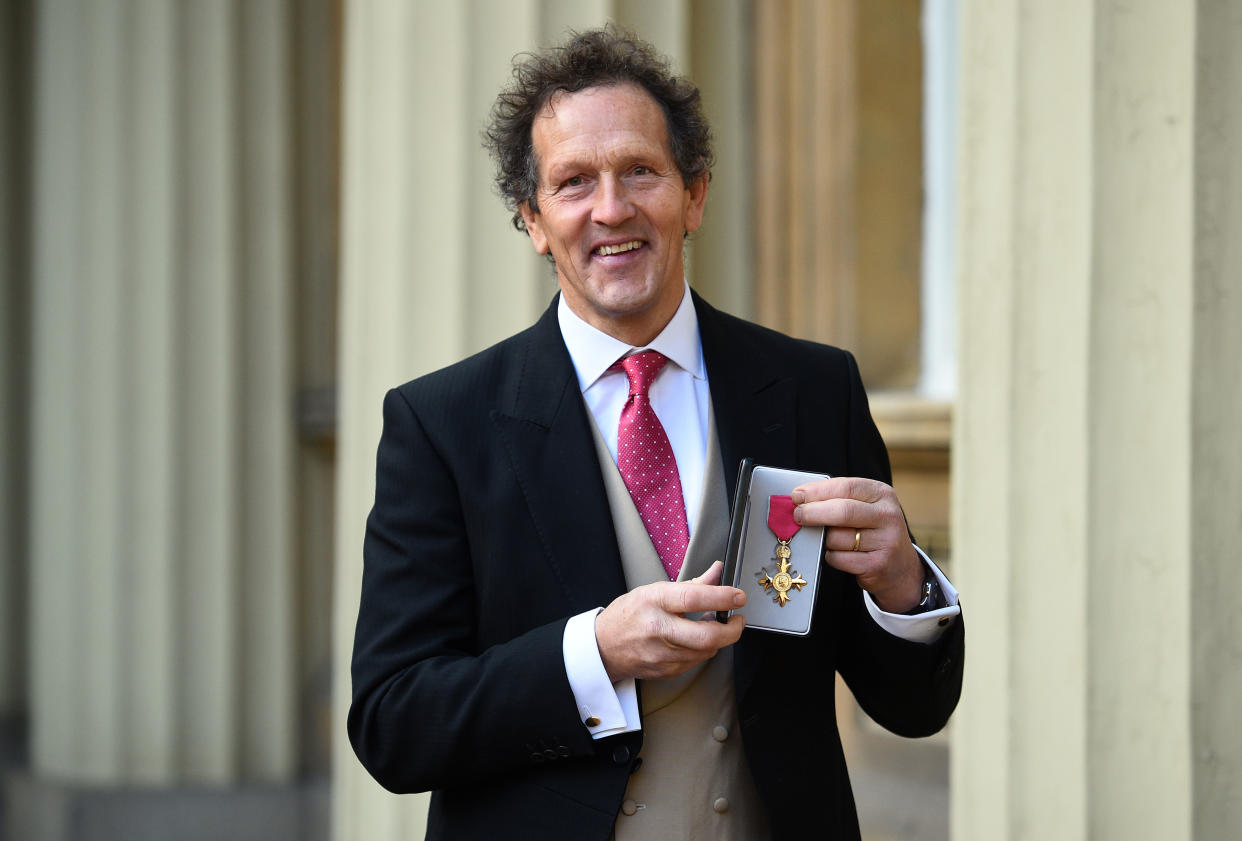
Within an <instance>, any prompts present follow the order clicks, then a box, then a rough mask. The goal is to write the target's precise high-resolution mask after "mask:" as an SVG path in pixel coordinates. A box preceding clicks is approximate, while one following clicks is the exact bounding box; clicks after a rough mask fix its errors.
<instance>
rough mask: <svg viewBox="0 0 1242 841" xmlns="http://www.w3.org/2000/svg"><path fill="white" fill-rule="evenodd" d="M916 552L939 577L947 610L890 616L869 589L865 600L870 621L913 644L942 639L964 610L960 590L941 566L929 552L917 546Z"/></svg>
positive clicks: (864, 597) (937, 578)
mask: <svg viewBox="0 0 1242 841" xmlns="http://www.w3.org/2000/svg"><path fill="white" fill-rule="evenodd" d="M914 551H916V552H918V553H919V557H920V558H922V559H923V563H924V564H926V565H927V568H928V569H930V570H931V571H932V575H934V576H936V581H937V582H939V584H940V593H941V595H943V596H944V600H945V605H946V606H945V607H942V608H939V609H937V610H929V611H927V612H926V613H919V614H915V615H914V616H907V615H905V614H903V613H888V612H887V611H883V610H880V608H879V607H878V606H877V605H876V603H875V600H874V599H872V598H871V594H870V593H868V592H867V591H866V590H864V591H863V601H864V602H865V603H866V605H867V610H868V612H870V614H871V618H872V619H874V620H875V624H877V625H879V626H880V627H881V628H883V629H884V630H886V631H888V632H889V633H890V634H892V635H893V636H895V637H901V638H902V639H904V640H909V641H910V642H922V643H933V642H935V641H936V640H938V639H940V635H941V634H943V633H944V632H945V629H946V628H948V627H949V625H951V624H952V623H953V621H954V620H955V619H956V618H957V617H958V616H959V615H961V612H962V608H961V606H960V605H958V603H957V588H956V587H954V586H953V585H952V584H950V583H949V579H947V578H945V577H944V573H943V572H941V571H940V567H938V566H936V565H935V564H933V563H932V561H931V558H929V557H927V553H926V552H924V551H923V550H922V549H920V548H919V547H918V546H915V547H914Z"/></svg>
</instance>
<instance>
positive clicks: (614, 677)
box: [595, 561, 746, 683]
mask: <svg viewBox="0 0 1242 841" xmlns="http://www.w3.org/2000/svg"><path fill="white" fill-rule="evenodd" d="M722 570H723V565H722V564H721V563H720V562H719V561H717V562H716V563H714V564H712V566H711V568H710V569H709V570H708V571H707V572H705V573H704V574H703V575H701V576H699V577H698V578H695V579H693V580H691V581H667V582H666V581H660V582H657V583H655V584H648V585H646V586H643V587H638V588H636V589H634V590H631V591H630V592H628V593H626V594H625V595H623V596H620V597H618V598H617V599H616V600H615V601H614V602H613V603H612V604H610V605H608V607H606V608H604V609H603V610H602V611H600V613H599V615H598V616H596V617H595V641H596V644H597V645H598V646H599V654H600V659H602V660H603V662H604V669H605V670H607V672H608V678H609V679H610V680H611V681H612V682H613V683H616V682H617V681H620V680H625V679H627V678H644V679H653V678H654V679H661V678H671V677H677V675H679V674H682V673H683V672H685V671H687V670H689V669H690V668H692V667H694V666H695V665H697V664H699V663H701V662H703V661H704V660H707V659H709V658H711V657H713V656H714V655H715V654H716V652H717V651H719V650H720V649H722V648H724V647H725V646H726V645H732V644H733V643H735V642H737V641H738V638H739V637H741V635H742V629H743V628H744V627H746V620H745V618H744V617H742V616H737V615H735V616H730V617H729V621H728V623H720V622H717V621H716V619H715V611H718V610H733V609H735V608H739V607H741V606H742V605H744V604H746V594H745V593H743V592H742V591H741V590H739V589H737V588H736V587H721V586H720V576H721V572H722ZM701 611H707V615H706V616H705V617H704V618H703V619H702V620H695V619H687V618H686V617H685V614H687V613H699V612H701Z"/></svg>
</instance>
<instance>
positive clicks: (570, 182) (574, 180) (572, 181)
mask: <svg viewBox="0 0 1242 841" xmlns="http://www.w3.org/2000/svg"><path fill="white" fill-rule="evenodd" d="M585 183H586V181H585V179H583V177H582V176H581V175H573V176H570V177H569V178H566V179H565V185H564V186H566V187H581V186H582V185H583V184H585Z"/></svg>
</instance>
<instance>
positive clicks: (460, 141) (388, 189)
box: [333, 0, 740, 841]
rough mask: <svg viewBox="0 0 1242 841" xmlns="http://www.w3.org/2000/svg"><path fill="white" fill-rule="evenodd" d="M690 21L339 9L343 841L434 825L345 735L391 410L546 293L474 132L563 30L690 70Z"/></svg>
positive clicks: (665, 10) (415, 833) (502, 6)
mask: <svg viewBox="0 0 1242 841" xmlns="http://www.w3.org/2000/svg"><path fill="white" fill-rule="evenodd" d="M728 6H729V9H730V11H731V12H736V8H735V6H734V4H732V3H730V4H728ZM688 9H689V4H688V3H687V2H672V3H670V2H665V0H626V2H615V3H612V2H607V0H597V2H589V3H582V2H579V1H578V0H575V2H565V0H525V2H508V0H505V1H504V2H502V0H479V2H475V3H468V4H467V3H461V4H458V3H435V2H414V3H399V2H392V3H378V2H363V1H362V0H348V1H347V2H346V3H345V15H344V17H345V32H346V43H345V60H344V66H345V70H344V73H345V80H344V103H345V105H344V110H345V129H344V141H343V142H344V148H345V159H344V165H343V185H344V186H343V195H344V211H343V213H344V215H343V244H342V280H341V284H342V285H341V319H342V322H341V364H340V390H339V394H340V399H339V407H340V408H339V433H338V461H337V481H338V484H337V490H338V497H337V522H338V529H337V536H338V542H337V576H336V585H335V597H336V607H337V609H336V619H335V621H336V649H335V656H336V663H337V668H336V670H335V676H336V677H335V687H334V689H335V691H334V698H335V703H336V708H337V715H336V717H335V718H336V721H337V723H338V725H339V726H338V729H337V731H336V732H337V742H336V748H335V754H334V766H333V767H334V790H333V821H334V826H333V832H334V837H335V838H337V839H340V841H348V839H354V838H366V839H370V840H371V841H390V839H391V841H396V839H408V838H411V837H420V836H421V833H422V831H423V830H422V827H423V825H424V821H425V813H426V797H425V796H403V797H393V796H391V795H388V794H386V793H385V792H384V791H383V790H382V789H380V788H379V786H378V785H377V784H376V783H374V782H373V781H372V780H371V779H370V777H369V776H367V774H366V772H365V771H364V770H363V769H362V768H361V766H360V765H359V764H358V761H357V759H356V758H355V757H354V755H353V751H352V749H351V748H350V746H349V744H348V740H347V739H346V738H345V732H344V716H345V711H346V709H347V708H348V704H349V693H350V686H349V668H348V664H349V662H350V655H351V649H352V643H353V632H354V623H355V621H356V619H357V612H358V594H359V586H360V581H361V574H362V540H363V530H364V526H365V520H366V516H367V512H368V511H369V509H370V505H371V502H372V500H373V499H374V489H375V447H376V444H377V442H378V440H379V436H380V425H381V423H380V421H381V418H380V406H381V403H382V399H383V394H384V392H385V390H386V389H388V388H390V387H392V386H395V385H398V384H400V383H402V382H404V381H405V380H408V379H410V378H412V377H415V376H417V375H419V374H423V373H426V372H428V371H431V370H434V369H435V368H438V367H441V366H443V365H446V364H448V363H450V362H453V361H455V360H457V359H460V358H462V357H464V356H465V355H467V354H468V353H470V352H472V351H475V350H478V349H480V348H482V347H484V346H486V345H488V344H491V343H493V342H495V341H497V340H499V339H501V338H503V337H505V336H507V335H510V334H512V333H514V332H516V331H518V330H520V329H522V328H524V327H526V326H528V325H530V324H531V323H532V322H533V321H534V320H535V318H536V317H537V315H538V314H539V312H541V311H542V309H543V308H544V307H546V306H547V303H548V301H549V300H550V298H551V297H552V295H553V293H554V292H555V291H556V282H555V275H554V274H553V272H552V269H551V267H550V266H549V265H548V264H547V263H546V262H545V261H543V260H542V259H541V258H538V257H537V256H536V255H535V254H534V251H533V250H532V249H531V247H530V244H529V241H528V240H527V238H526V237H525V236H523V235H521V234H518V233H516V232H515V231H513V230H512V228H511V227H510V223H509V214H508V212H507V211H506V210H505V209H504V207H503V205H502V204H501V201H500V199H499V198H498V197H497V196H496V195H495V193H494V191H493V188H492V177H493V169H492V164H491V162H490V160H489V159H488V157H487V154H486V152H485V151H484V150H483V149H482V147H481V146H480V139H479V131H480V129H481V128H482V126H483V124H484V123H485V121H486V118H487V114H488V111H489V110H490V108H491V104H492V102H493V100H494V98H495V96H496V93H497V92H498V91H499V90H500V88H501V87H502V86H503V85H504V84H505V83H506V82H507V81H508V80H509V78H510V69H511V60H512V57H513V56H514V55H515V54H517V53H519V52H523V51H526V50H531V49H535V48H537V47H539V46H541V45H543V44H548V43H555V42H559V41H561V40H563V38H564V33H565V30H566V29H567V28H577V29H581V28H586V27H591V26H596V25H599V24H601V23H603V22H604V21H605V20H606V19H607V18H608V16H609V15H615V17H616V19H617V20H619V21H620V22H621V23H623V24H627V25H630V26H632V27H634V28H636V29H637V30H638V31H639V33H640V34H642V35H644V36H645V37H648V38H650V39H651V40H652V41H654V43H655V44H656V45H657V47H659V48H660V49H662V50H665V51H666V52H668V53H670V54H671V55H672V56H673V58H674V59H675V60H676V61H678V62H679V64H680V65H681V66H682V67H685V64H686V61H687V58H688V50H689V11H688ZM739 268H740V267H739ZM721 286H722V288H728V287H729V284H727V283H725V284H721Z"/></svg>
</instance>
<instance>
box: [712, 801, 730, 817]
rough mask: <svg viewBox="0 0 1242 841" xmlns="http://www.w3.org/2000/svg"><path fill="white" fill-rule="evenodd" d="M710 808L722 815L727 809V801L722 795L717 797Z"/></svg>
mask: <svg viewBox="0 0 1242 841" xmlns="http://www.w3.org/2000/svg"><path fill="white" fill-rule="evenodd" d="M712 808H713V809H715V810H716V811H717V812H719V813H720V814H722V815H723V814H724V813H725V812H727V811H729V801H728V800H726V799H725V798H723V797H717V798H716V802H715V803H713V804H712Z"/></svg>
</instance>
